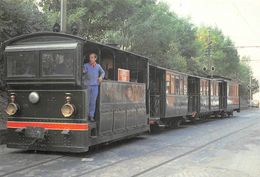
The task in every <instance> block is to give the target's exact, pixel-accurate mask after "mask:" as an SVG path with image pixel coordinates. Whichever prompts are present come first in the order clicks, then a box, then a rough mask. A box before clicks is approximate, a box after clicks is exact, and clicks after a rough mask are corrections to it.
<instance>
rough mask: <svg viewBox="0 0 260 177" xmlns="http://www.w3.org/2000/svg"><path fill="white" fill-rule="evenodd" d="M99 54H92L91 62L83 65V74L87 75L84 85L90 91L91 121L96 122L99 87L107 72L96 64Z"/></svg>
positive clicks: (90, 55) (89, 116) (90, 56)
mask: <svg viewBox="0 0 260 177" xmlns="http://www.w3.org/2000/svg"><path fill="white" fill-rule="evenodd" d="M96 60H97V54H96V53H94V52H92V53H90V54H89V62H88V63H85V64H84V65H83V73H84V74H85V79H84V84H85V86H86V87H87V88H88V91H89V115H88V118H89V120H90V121H92V122H94V121H95V119H94V115H95V111H96V100H97V96H98V86H99V84H100V83H101V82H102V80H103V79H104V77H105V71H104V70H103V69H102V67H101V66H100V65H99V64H98V63H97V62H96Z"/></svg>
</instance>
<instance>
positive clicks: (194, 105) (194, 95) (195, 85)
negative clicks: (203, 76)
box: [188, 77, 200, 113]
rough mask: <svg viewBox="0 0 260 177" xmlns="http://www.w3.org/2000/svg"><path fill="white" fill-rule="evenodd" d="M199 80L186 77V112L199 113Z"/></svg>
mask: <svg viewBox="0 0 260 177" xmlns="http://www.w3.org/2000/svg"><path fill="white" fill-rule="evenodd" d="M199 108H200V79H199V78H195V77H188V112H189V113H192V112H195V111H196V112H199V111H200V109H199Z"/></svg>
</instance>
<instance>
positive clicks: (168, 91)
mask: <svg viewBox="0 0 260 177" xmlns="http://www.w3.org/2000/svg"><path fill="white" fill-rule="evenodd" d="M166 93H171V74H166Z"/></svg>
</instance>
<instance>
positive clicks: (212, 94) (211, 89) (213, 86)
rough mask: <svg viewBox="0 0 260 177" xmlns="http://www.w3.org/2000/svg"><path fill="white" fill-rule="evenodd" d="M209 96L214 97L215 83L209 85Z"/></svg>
mask: <svg viewBox="0 0 260 177" xmlns="http://www.w3.org/2000/svg"><path fill="white" fill-rule="evenodd" d="M210 95H211V96H215V83H214V82H211V83H210Z"/></svg>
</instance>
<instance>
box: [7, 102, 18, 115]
mask: <svg viewBox="0 0 260 177" xmlns="http://www.w3.org/2000/svg"><path fill="white" fill-rule="evenodd" d="M17 111H18V106H17V104H15V103H9V104H8V105H7V107H6V110H5V112H6V113H7V114H8V115H9V116H13V115H15V114H16V113H17Z"/></svg>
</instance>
